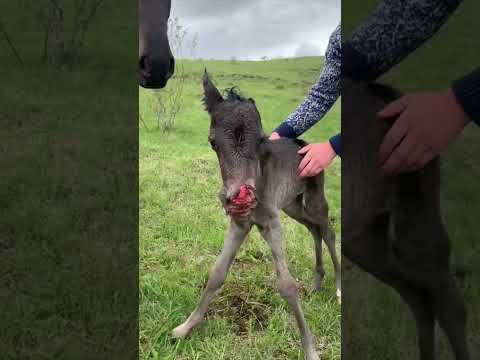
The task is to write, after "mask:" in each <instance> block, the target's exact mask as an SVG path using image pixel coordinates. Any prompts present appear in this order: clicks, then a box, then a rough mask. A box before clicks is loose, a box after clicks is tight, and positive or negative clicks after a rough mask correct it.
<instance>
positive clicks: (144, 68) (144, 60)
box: [138, 55, 150, 76]
mask: <svg viewBox="0 0 480 360" xmlns="http://www.w3.org/2000/svg"><path fill="white" fill-rule="evenodd" d="M138 66H139V68H140V71H141V72H142V74H143V75H146V76H149V75H150V63H149V61H148V57H147V55H142V56H141V57H140V61H139V64H138Z"/></svg>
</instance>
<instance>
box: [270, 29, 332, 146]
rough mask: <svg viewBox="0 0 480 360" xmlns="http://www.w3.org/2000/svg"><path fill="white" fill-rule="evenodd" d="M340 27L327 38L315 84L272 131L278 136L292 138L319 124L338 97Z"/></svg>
mask: <svg viewBox="0 0 480 360" xmlns="http://www.w3.org/2000/svg"><path fill="white" fill-rule="evenodd" d="M340 46H341V27H340V25H338V26H337V28H336V29H335V31H334V32H333V33H332V35H331V36H330V41H329V44H328V47H327V50H326V52H325V64H324V67H323V70H322V72H321V74H320V77H319V79H318V81H317V83H316V84H315V85H314V86H313V87H312V89H311V90H310V93H309V94H308V96H307V97H306V98H305V100H304V101H303V103H302V104H300V105H299V106H298V107H297V109H296V110H295V111H294V112H293V113H292V114H291V115H290V116H289V117H288V118H287V119H286V120H285V121H284V122H283V123H282V124H280V126H279V127H278V128H277V129H276V130H275V131H274V132H276V133H277V134H278V135H279V136H280V137H288V138H296V137H298V136H300V135H301V134H303V133H304V132H305V131H307V130H308V129H310V128H311V127H312V126H313V125H314V124H316V123H317V122H318V121H320V120H321V119H322V118H323V117H324V115H325V114H326V113H327V112H328V111H329V110H330V109H331V107H332V106H333V104H334V103H335V101H336V100H337V99H338V97H339V96H340V91H341V85H340V77H341V49H340Z"/></svg>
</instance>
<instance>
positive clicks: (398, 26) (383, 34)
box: [342, 0, 461, 81]
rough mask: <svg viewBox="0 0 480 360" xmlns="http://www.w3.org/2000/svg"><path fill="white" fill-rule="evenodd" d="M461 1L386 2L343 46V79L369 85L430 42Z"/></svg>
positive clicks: (417, 0) (414, 0)
mask: <svg viewBox="0 0 480 360" xmlns="http://www.w3.org/2000/svg"><path fill="white" fill-rule="evenodd" d="M460 3H461V0H385V1H382V2H381V3H380V5H379V6H378V7H377V8H376V9H375V10H374V11H373V12H372V13H371V14H370V15H369V17H368V18H367V19H366V21H364V22H363V23H361V24H360V25H359V26H358V27H357V28H356V29H355V30H354V32H353V34H352V36H351V38H350V39H348V40H346V41H345V43H344V44H343V46H342V47H343V59H344V63H343V68H342V71H343V74H342V75H343V76H345V77H349V78H352V79H356V80H363V81H372V80H375V79H376V78H378V77H379V76H381V75H383V74H384V73H385V72H387V71H388V70H390V69H391V68H392V67H393V66H395V65H396V64H398V63H399V62H400V61H402V60H403V59H404V58H405V57H407V56H408V55H409V54H411V53H412V52H413V51H414V50H415V49H417V48H418V47H419V46H420V45H422V44H423V43H424V42H425V41H427V40H428V39H430V38H431V37H432V36H433V35H434V34H435V33H436V32H437V31H438V30H439V29H440V27H441V26H442V25H443V24H444V23H445V22H446V21H447V20H448V18H449V17H450V16H451V15H452V14H453V12H454V11H455V10H456V9H457V7H458V5H459V4H460Z"/></svg>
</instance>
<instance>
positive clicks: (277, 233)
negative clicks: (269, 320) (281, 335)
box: [259, 216, 319, 360]
mask: <svg viewBox="0 0 480 360" xmlns="http://www.w3.org/2000/svg"><path fill="white" fill-rule="evenodd" d="M259 230H260V233H261V235H262V237H263V238H264V239H265V241H266V242H267V243H268V244H269V245H270V248H271V250H272V255H273V261H274V263H275V268H276V271H277V277H278V290H279V291H280V295H281V296H282V297H283V298H284V299H285V300H286V301H287V302H288V304H289V305H290V307H291V309H292V311H293V313H294V315H295V318H296V320H297V324H298V327H299V329H300V337H301V341H302V347H303V350H304V352H305V356H306V359H307V360H319V357H318V355H317V351H316V349H315V338H314V337H313V335H312V333H311V332H310V329H309V328H308V325H307V322H306V321H305V317H304V315H303V311H302V308H301V306H300V302H299V297H298V288H297V284H296V282H295V280H294V279H293V277H292V275H290V272H289V271H288V266H287V262H286V261H285V257H284V251H283V248H284V243H283V237H282V230H281V225H280V221H279V219H278V216H277V217H275V218H274V219H272V220H271V221H269V223H268V224H263V225H262V226H259Z"/></svg>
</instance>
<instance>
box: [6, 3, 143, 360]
mask: <svg viewBox="0 0 480 360" xmlns="http://www.w3.org/2000/svg"><path fill="white" fill-rule="evenodd" d="M29 3H30V2H29ZM106 3H108V2H106ZM26 4H27V2H25V1H21V2H17V3H15V4H14V3H9V4H5V6H4V7H2V14H4V15H5V17H4V18H3V19H2V20H3V22H4V24H5V25H6V27H7V29H8V30H9V32H10V34H11V36H12V39H13V41H14V42H15V44H16V46H17V48H18V50H19V51H20V53H21V55H22V57H23V59H24V62H25V64H26V65H25V66H24V67H19V66H16V65H15V61H14V59H12V57H11V54H10V51H9V50H8V48H6V47H5V46H4V45H5V43H4V41H3V39H2V40H0V77H1V79H2V83H3V86H2V87H1V88H0V109H1V111H0V122H1V124H2V126H1V128H0V138H1V139H2V141H1V145H0V153H1V155H0V158H1V160H0V168H1V175H0V219H1V220H0V302H1V303H2V306H1V307H0V318H1V319H2V325H3V326H2V331H1V332H0V349H1V356H0V357H1V358H2V359H5V360H10V359H12V360H13V359H15V360H16V359H38V360H43V359H46V360H51V359H131V358H132V357H134V356H135V353H136V349H137V345H138V340H137V330H138V329H137V322H136V320H137V319H136V315H137V310H138V302H137V298H138V297H137V294H136V289H137V284H138V282H137V263H138V259H137V256H138V242H137V238H138V237H137V218H138V212H137V204H138V197H137V191H136V187H135V184H136V182H137V148H138V141H137V128H138V127H137V122H136V119H137V114H138V108H137V81H138V80H137V73H136V68H135V64H136V61H137V60H136V59H137V55H136V51H137V50H136V49H137V47H138V45H137V44H138V43H137V41H138V37H137V34H138V30H137V27H136V24H135V22H133V21H131V23H129V22H128V19H131V18H132V17H131V14H132V11H133V12H134V11H135V10H136V5H133V6H132V5H128V4H127V5H119V4H107V5H106V7H105V8H103V9H102V11H101V12H100V13H99V14H100V16H99V18H98V19H97V21H95V22H94V24H92V29H91V30H92V32H89V33H88V35H87V39H86V44H85V45H86V47H85V49H84V51H83V52H82V59H81V62H80V63H79V64H78V66H77V67H76V68H74V69H73V71H55V70H52V69H50V68H48V67H45V66H42V65H39V64H38V59H39V58H40V56H41V44H42V39H41V32H40V31H39V29H38V23H37V22H36V20H35V13H33V12H32V11H29V10H28V9H27V8H26ZM103 11H105V12H103ZM106 14H109V15H108V16H105V15H106ZM110 15H111V16H110ZM122 15H124V16H123V17H122ZM102 19H103V21H102ZM112 33H115V34H116V35H117V37H116V38H115V39H112V37H111V35H110V34H112ZM105 34H108V35H105ZM32 43H33V44H32ZM120 44H121V45H120ZM98 49H101V52H100V54H99V53H96V52H95V50H98ZM130 64H132V65H130ZM132 188H133V189H135V191H134V192H133V193H132Z"/></svg>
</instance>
